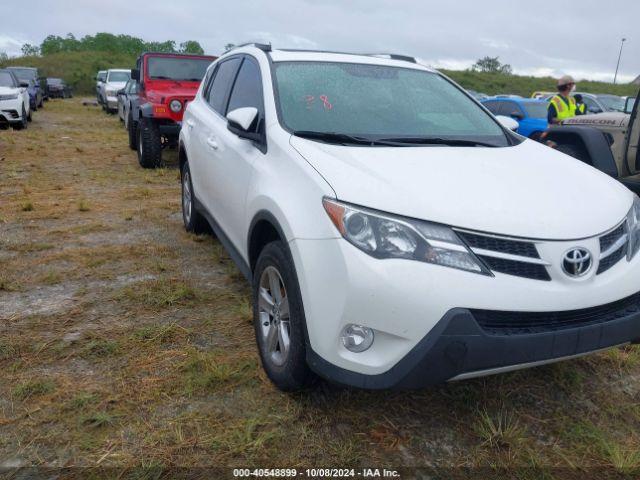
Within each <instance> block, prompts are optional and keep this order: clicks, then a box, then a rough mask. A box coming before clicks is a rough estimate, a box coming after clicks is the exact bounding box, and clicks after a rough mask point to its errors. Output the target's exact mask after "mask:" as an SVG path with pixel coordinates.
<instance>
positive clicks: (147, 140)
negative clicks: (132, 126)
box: [138, 117, 162, 168]
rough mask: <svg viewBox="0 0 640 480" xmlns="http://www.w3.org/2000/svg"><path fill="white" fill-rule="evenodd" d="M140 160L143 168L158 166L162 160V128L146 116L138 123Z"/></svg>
mask: <svg viewBox="0 0 640 480" xmlns="http://www.w3.org/2000/svg"><path fill="white" fill-rule="evenodd" d="M138 162H139V163H140V166H141V167H142V168H157V167H159V166H160V164H161V162H162V143H161V138H160V129H159V128H158V125H157V124H156V123H155V122H154V121H153V120H150V119H148V118H144V117H143V118H141V119H140V122H139V124H138Z"/></svg>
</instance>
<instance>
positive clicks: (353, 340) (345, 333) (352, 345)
mask: <svg viewBox="0 0 640 480" xmlns="http://www.w3.org/2000/svg"><path fill="white" fill-rule="evenodd" d="M340 338H341V339H342V344H343V345H344V348H346V349H347V350H349V351H351V352H355V353H360V352H364V351H365V350H367V349H368V348H369V347H371V345H373V330H371V329H370V328H368V327H363V326H362V325H353V324H349V325H347V326H346V327H344V328H343V329H342V335H341V336H340Z"/></svg>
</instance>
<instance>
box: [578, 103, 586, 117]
mask: <svg viewBox="0 0 640 480" xmlns="http://www.w3.org/2000/svg"><path fill="white" fill-rule="evenodd" d="M577 109H578V112H580V113H581V114H582V115H584V114H585V113H586V112H587V106H586V105H585V104H584V103H581V104H580V105H577Z"/></svg>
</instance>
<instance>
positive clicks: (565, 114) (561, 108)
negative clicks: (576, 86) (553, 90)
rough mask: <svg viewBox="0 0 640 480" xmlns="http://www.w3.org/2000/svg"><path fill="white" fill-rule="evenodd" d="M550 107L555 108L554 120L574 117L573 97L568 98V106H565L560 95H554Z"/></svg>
mask: <svg viewBox="0 0 640 480" xmlns="http://www.w3.org/2000/svg"><path fill="white" fill-rule="evenodd" d="M550 105H553V106H554V107H556V113H557V116H556V118H557V119H558V120H559V121H563V120H566V119H567V118H571V117H575V116H576V108H577V106H576V100H575V99H574V98H573V97H569V105H567V104H566V103H565V102H564V100H563V99H562V97H561V96H560V95H555V96H554V97H553V98H552V99H551V102H550Z"/></svg>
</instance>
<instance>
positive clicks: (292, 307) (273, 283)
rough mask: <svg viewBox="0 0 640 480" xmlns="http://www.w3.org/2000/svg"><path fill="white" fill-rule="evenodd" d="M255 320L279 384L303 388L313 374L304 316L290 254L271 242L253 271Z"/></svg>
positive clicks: (267, 363)
mask: <svg viewBox="0 0 640 480" xmlns="http://www.w3.org/2000/svg"><path fill="white" fill-rule="evenodd" d="M253 323H254V328H255V332H256V341H257V344H258V350H259V352H260V358H261V360H262V366H263V368H264V370H265V372H266V373H267V376H268V377H269V379H271V381H272V382H273V383H274V385H275V386H276V387H278V388H279V389H280V390H284V391H294V390H300V389H302V388H304V387H305V386H307V385H308V384H309V383H310V382H311V380H313V378H314V374H313V373H312V372H311V370H310V369H309V366H308V365H307V361H306V341H305V317H304V309H303V306H302V300H301V297H300V288H299V286H298V279H297V276H296V271H295V268H294V266H293V261H292V260H291V255H290V253H289V251H288V249H287V247H286V245H285V244H284V243H283V242H281V241H275V242H271V243H269V244H268V245H267V246H266V247H264V249H263V250H262V252H261V253H260V256H259V257H258V261H257V263H256V269H255V272H254V275H253Z"/></svg>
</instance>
